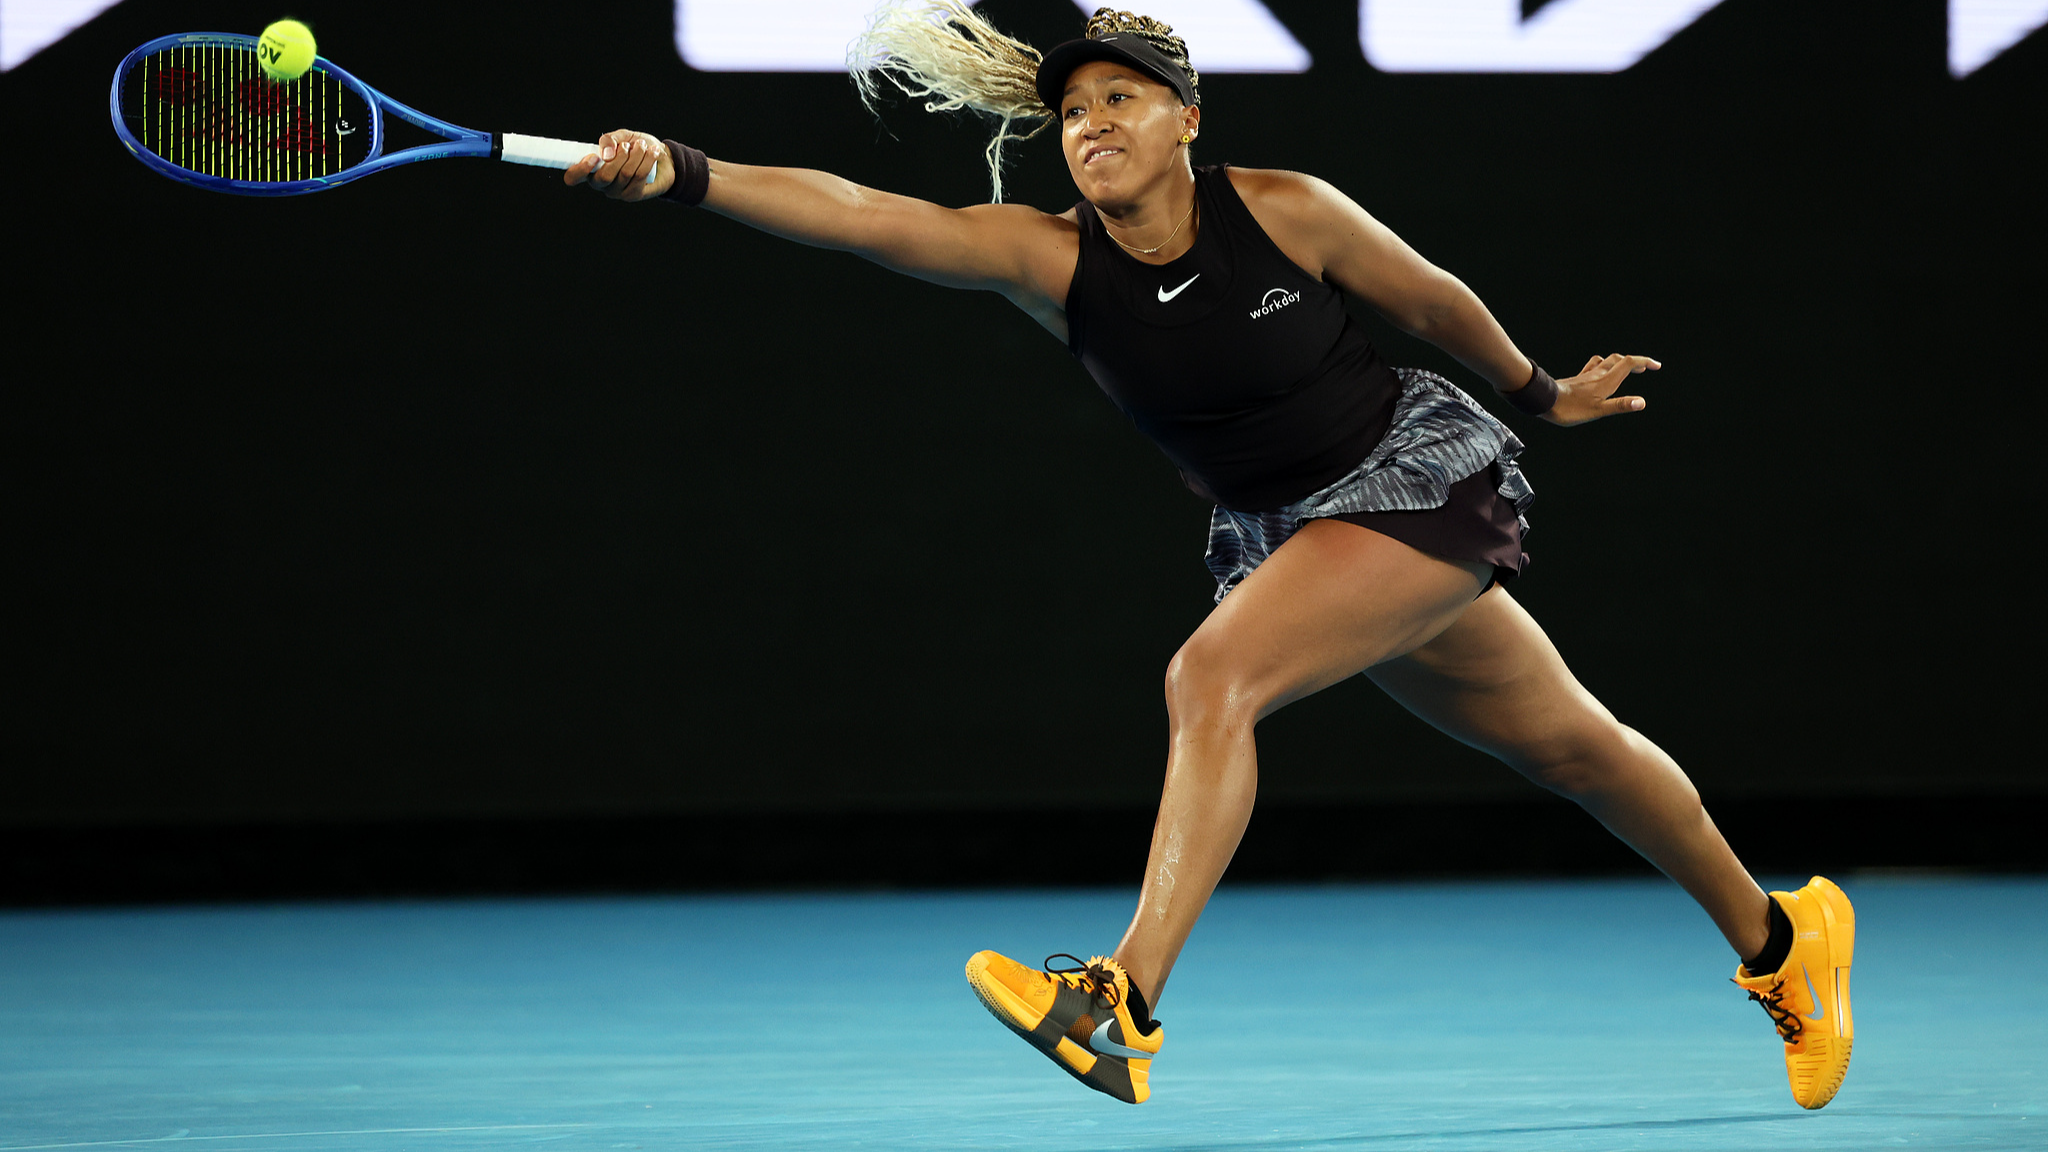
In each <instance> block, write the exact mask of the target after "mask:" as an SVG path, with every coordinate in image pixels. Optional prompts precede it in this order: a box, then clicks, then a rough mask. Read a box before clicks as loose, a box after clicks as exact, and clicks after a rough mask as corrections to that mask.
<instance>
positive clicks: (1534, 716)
mask: <svg viewBox="0 0 2048 1152" xmlns="http://www.w3.org/2000/svg"><path fill="white" fill-rule="evenodd" d="M1367 675H1369V676H1371V677H1372V680H1373V682H1374V683H1375V684H1378V685H1379V686H1380V687H1381V688H1382V689H1383V690H1385V691H1386V693H1387V694H1388V695H1389V696H1392V697H1393V698H1394V699H1396V700H1398V701H1400V702H1401V704H1402V705H1403V706H1405V707H1406V708H1407V709H1408V710H1409V711H1410V712H1413V713H1414V714H1415V715H1417V716H1419V717H1421V718H1422V719H1423V720H1425V721H1428V722H1429V723H1430V724H1431V725H1433V726H1435V727H1436V728H1437V729H1438V730H1440V731H1442V732H1444V733H1446V734H1448V735H1449V736H1451V737H1452V738H1454V739H1456V740H1458V741H1460V742H1462V743H1465V744H1469V745H1471V746H1472V747H1474V748H1477V749H1479V750H1480V751H1482V752H1488V753H1491V754H1492V755H1494V756H1496V757H1498V758H1500V759H1501V760H1503V761H1506V762H1507V763H1508V764H1510V765H1512V766H1513V767H1515V768H1517V769H1519V770H1521V771H1523V772H1525V773H1528V774H1531V775H1538V774H1540V773H1542V772H1543V770H1544V769H1546V768H1550V767H1553V766H1556V765H1559V764H1563V763H1567V762H1569V761H1572V760H1574V759H1576V758H1579V757H1581V756H1583V754H1584V753H1585V752H1586V751H1587V749H1588V748H1590V747H1592V746H1594V745H1597V744H1598V743H1599V742H1601V741H1603V740H1606V739H1609V738H1611V737H1613V736H1615V735H1616V734H1617V733H1619V732H1620V725H1619V723H1618V722H1617V721H1616V720H1615V719H1614V714H1613V713H1611V712H1609V711H1608V710H1607V708H1606V706H1605V705H1603V704H1601V703H1600V701H1599V700H1597V699H1595V698H1594V697H1593V694H1592V693H1590V692H1588V691H1586V689H1585V688H1584V687H1583V686H1582V685H1580V683H1579V681H1578V678H1577V677H1575V676H1573V675H1572V673H1571V669H1569V668H1567V667H1565V663H1564V658H1563V657H1561V656H1559V655H1558V653H1557V648H1556V647H1555V646H1553V645H1552V644H1551V642H1550V637H1548V636H1546V635H1544V632H1543V629H1542V627H1541V626H1539V625H1538V624H1537V623H1536V621H1535V619H1534V618H1532V617H1531V616H1530V615H1529V613H1528V612H1526V611H1525V610H1523V608H1522V606H1521V605H1520V604H1518V603H1516V602H1515V599H1514V597H1512V596H1509V595H1508V593H1507V590H1506V589H1505V588H1500V587H1495V588H1491V589H1488V590H1487V592H1486V594H1485V595H1483V596H1481V597H1480V598H1479V599H1478V600H1477V601H1476V602H1474V603H1473V605H1472V607H1471V609H1470V610H1468V611H1467V612H1465V613H1464V614H1463V615H1461V616H1459V617H1458V619H1457V620H1456V621H1455V622H1454V623H1452V624H1451V625H1450V627H1448V628H1445V629H1444V630H1443V631H1442V632H1441V633H1439V634H1438V635H1436V636H1435V637H1433V638H1432V639H1431V640H1430V641H1429V642H1428V643H1427V644H1423V645H1420V646H1418V647H1416V648H1415V649H1413V650H1411V651H1409V652H1407V653H1405V654H1404V655H1402V656H1401V657H1400V658H1399V659H1396V660H1391V661H1388V662H1386V663H1383V664H1380V665H1377V666H1376V667H1374V668H1372V669H1370V670H1369V671H1368V672H1367Z"/></svg>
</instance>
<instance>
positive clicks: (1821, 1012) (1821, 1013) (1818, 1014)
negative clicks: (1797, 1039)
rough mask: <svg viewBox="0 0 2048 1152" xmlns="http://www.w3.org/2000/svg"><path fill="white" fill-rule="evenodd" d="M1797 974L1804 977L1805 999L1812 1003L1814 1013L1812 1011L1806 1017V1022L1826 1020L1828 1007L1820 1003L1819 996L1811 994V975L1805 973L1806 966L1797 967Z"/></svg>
mask: <svg viewBox="0 0 2048 1152" xmlns="http://www.w3.org/2000/svg"><path fill="white" fill-rule="evenodd" d="M1799 974H1800V975H1801V976H1804V977H1806V998H1807V999H1808V1000H1811V1001H1813V1007H1814V1011H1813V1013H1812V1014H1811V1015H1809V1016H1807V1019H1808V1020H1825V1019H1827V1018H1828V1006H1827V1005H1825V1004H1823V1003H1821V1002H1820V997H1819V996H1816V995H1814V992H1813V976H1812V975H1811V974H1810V973H1808V972H1807V970H1806V965H1804V964H1801V965H1800V966H1799Z"/></svg>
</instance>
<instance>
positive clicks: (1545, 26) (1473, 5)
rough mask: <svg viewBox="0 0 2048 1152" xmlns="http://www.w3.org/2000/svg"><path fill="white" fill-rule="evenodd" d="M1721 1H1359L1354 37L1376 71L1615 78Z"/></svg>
mask: <svg viewBox="0 0 2048 1152" xmlns="http://www.w3.org/2000/svg"><path fill="white" fill-rule="evenodd" d="M1720 2H1721V0H1550V3H1548V4H1545V5H1544V6H1543V7H1541V8H1539V9H1537V10H1536V13H1535V15H1533V16H1530V17H1528V18H1527V19H1524V18H1523V17H1522V0H1362V3H1361V4H1360V5H1359V13H1358V39H1359V43H1360V44H1361V45H1362V46H1363V47H1364V49H1365V58H1366V59H1367V60H1368V61H1370V62H1371V63H1372V66H1373V67H1375V68H1378V69H1379V70H1380V71H1382V72H1619V71H1621V70H1622V69H1624V68H1627V67H1628V66H1629V65H1631V64H1634V63H1635V62H1636V61H1638V60H1641V59H1642V58H1643V57H1644V56H1647V55H1649V54H1650V52H1652V51H1653V50H1655V49H1656V48H1657V47H1658V46H1659V45H1661V44H1663V43H1664V42H1665V41H1666V40H1669V39H1671V38H1672V37H1673V36H1675V35H1677V34H1678V33H1679V32H1680V31H1681V30H1683V29H1684V28H1685V26H1686V25H1688V24H1691V23H1692V22H1693V21H1695V20H1697V19H1699V18H1700V16H1701V14H1703V13H1704V12H1706V11H1707V9H1709V8H1712V7H1713V6H1714V5H1716V4H1719V3H1720Z"/></svg>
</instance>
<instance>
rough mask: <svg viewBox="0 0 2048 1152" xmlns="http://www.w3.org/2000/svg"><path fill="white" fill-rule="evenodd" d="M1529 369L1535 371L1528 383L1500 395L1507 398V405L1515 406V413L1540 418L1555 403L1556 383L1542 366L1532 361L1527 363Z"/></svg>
mask: <svg viewBox="0 0 2048 1152" xmlns="http://www.w3.org/2000/svg"><path fill="white" fill-rule="evenodd" d="M1529 367H1531V368H1534V369H1535V370H1536V371H1535V372H1534V373H1533V374H1531V375H1530V377H1529V382H1528V383H1527V384H1524V385H1522V386H1521V387H1520V388H1517V389H1515V390H1514V391H1513V392H1503V393H1501V395H1503V396H1506V397H1507V398H1508V403H1510V404H1512V405H1514V406H1515V411H1517V412H1521V413H1524V414H1526V415H1530V416H1541V415H1543V414H1544V413H1545V412H1548V411H1550V409H1551V408H1552V407H1553V406H1554V405H1556V403H1557V381H1555V380H1552V379H1551V378H1550V373H1548V372H1545V371H1544V370H1543V365H1541V364H1538V363H1536V362H1535V361H1534V360H1531V361H1529Z"/></svg>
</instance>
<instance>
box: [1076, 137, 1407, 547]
mask: <svg viewBox="0 0 2048 1152" xmlns="http://www.w3.org/2000/svg"><path fill="white" fill-rule="evenodd" d="M1195 195H1196V197H1197V198H1198V202H1199V204H1200V208H1199V216H1198V219H1199V222H1200V224H1199V227H1200V231H1199V232H1198V233H1197V234H1196V237H1195V245H1194V247H1193V248H1190V249H1189V250H1188V252H1187V254H1186V255H1183V256H1182V257H1181V258H1180V259H1178V260H1175V261H1173V262H1172V263H1170V264H1156V265H1155V264H1145V263H1141V262H1140V261H1138V260H1136V259H1134V258H1132V257H1131V256H1130V255H1129V254H1127V253H1125V252H1124V250H1123V249H1122V248H1121V247H1119V246H1118V245H1117V243H1116V242H1115V241H1114V240H1111V239H1110V238H1109V236H1108V234H1107V233H1105V232H1104V231H1103V228H1102V220H1101V218H1100V217H1098V216H1097V215H1096V213H1095V207H1094V205H1091V204H1089V203H1088V202H1087V201H1085V200H1083V201H1082V202H1081V203H1080V204H1079V205H1077V206H1076V208H1077V209H1078V210H1077V212H1076V213H1075V215H1076V216H1077V217H1079V220H1080V225H1081V245H1080V259H1079V260H1078V262H1077V263H1076V266H1075V268H1074V282H1073V285H1072V286H1071V287H1070V288H1068V289H1067V348H1068V350H1069V351H1071V352H1072V353H1073V354H1074V355H1075V356H1076V357H1078V358H1079V359H1080V361H1081V363H1082V365H1083V366H1085V367H1086V368H1087V369H1088V373H1089V375H1091V376H1093V377H1095V382H1096V383H1097V384H1099V385H1101V386H1102V390H1103V391H1104V392H1107V393H1108V394H1109V398H1110V399H1111V400H1112V401H1114V402H1115V403H1116V406H1117V407H1118V408H1120V409H1122V410H1123V412H1124V414H1125V415H1127V416H1129V417H1130V418H1131V420H1132V422H1134V423H1135V424H1137V426H1138V428H1139V430H1140V431H1142V432H1144V433H1145V435H1147V436H1149V437H1151V438H1152V441H1153V442H1154V443H1156V444H1158V445H1159V447H1160V449H1161V450H1163V451H1164V452H1165V453H1166V455H1167V458H1168V459H1170V460H1172V461H1173V462H1174V464H1175V465H1176V466H1178V467H1179V468H1180V474H1181V479H1182V480H1183V481H1185V482H1186V483H1187V486H1188V487H1189V488H1192V489H1194V490H1195V491H1196V492H1197V493H1200V494H1201V495H1202V496H1204V497H1205V498H1208V499H1211V500H1214V501H1215V502H1216V503H1218V504H1221V505H1223V506H1224V507H1226V508H1229V509H1232V510H1233V511H1238V512H1259V511H1264V510H1266V509H1269V508H1278V507H1280V506H1281V505H1283V504H1292V503H1294V502H1295V501H1296V500H1299V499H1301V498H1303V497H1304V496H1307V495H1309V494H1311V493H1313V492H1315V491H1316V490H1318V489H1320V488H1323V487H1325V486H1326V485H1328V484H1330V483H1332V482H1334V481H1336V480H1337V479H1338V478H1339V477H1341V476H1343V475H1344V473H1346V472H1348V471H1350V470H1351V469H1352V468H1353V467H1355V466H1356V465H1357V464H1358V462H1359V461H1360V460H1363V459H1365V457H1366V454H1367V453H1369V452H1371V451H1372V448H1373V445H1375V444H1377V443H1379V440H1380V437H1381V436H1383V435H1385V434H1386V431H1387V426H1388V424H1389V423H1390V422H1391V421H1392V419H1393V411H1394V400H1395V397H1397V396H1398V395H1399V394H1400V387H1401V386H1400V382H1399V381H1398V380H1397V379H1396V378H1395V377H1394V374H1393V372H1392V371H1391V370H1389V369H1388V368H1387V366H1386V364H1385V363H1384V362H1383V361H1382V360H1381V359H1380V355H1379V352H1378V351H1376V350H1375V349H1374V348H1373V346H1372V341H1370V340H1368V339H1367V338H1366V335H1365V333H1364V331H1363V330H1362V329H1360V328H1359V327H1358V326H1357V325H1356V324H1354V323H1353V322H1352V320H1351V317H1350V316H1349V315H1348V314H1346V313H1345V311H1344V300H1343V297H1342V295H1341V294H1340V293H1339V292H1338V291H1337V290H1336V289H1335V288H1332V287H1331V286H1329V285H1328V284H1325V283H1323V282H1322V281H1320V280H1318V279H1316V278H1315V277H1313V276H1311V275H1309V274H1308V273H1307V272H1305V271H1303V270H1302V268H1301V266H1300V265H1298V264H1296V263H1294V262H1293V261H1292V260H1289V259H1288V258H1287V257H1286V255H1285V254H1284V253H1282V252H1281V251H1280V248H1279V246H1278V245H1276V244H1274V243H1273V241H1272V238H1271V237H1269V236H1267V235H1266V232H1265V229H1263V228H1260V227H1259V223H1258V221H1257V220H1255V219H1253V218H1252V214H1251V211H1250V209H1248V208H1246V207H1245V206H1244V201H1243V200H1242V199H1240V198H1239V197H1238V195H1237V190H1236V189H1235V188H1233V187H1231V184H1230V177H1229V175H1228V174H1227V173H1225V172H1224V171H1223V166H1222V165H1210V166H1204V167H1201V168H1197V169H1195Z"/></svg>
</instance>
